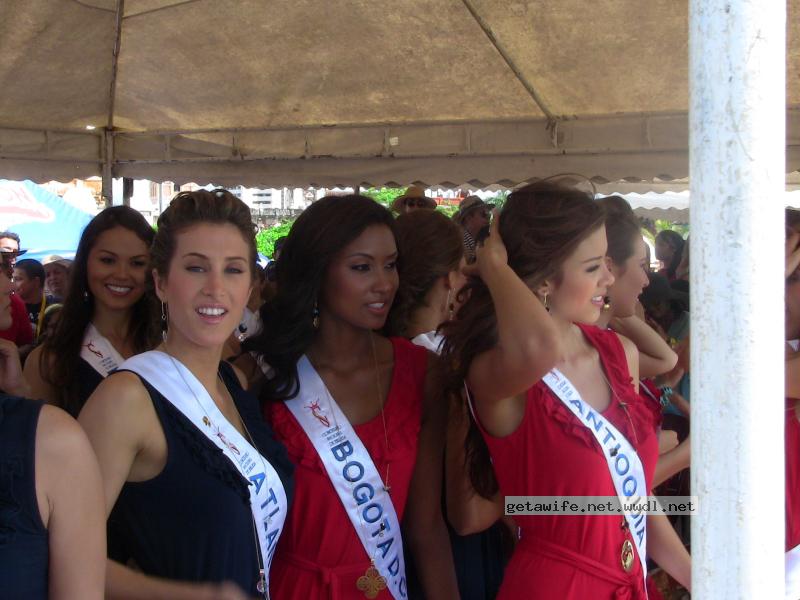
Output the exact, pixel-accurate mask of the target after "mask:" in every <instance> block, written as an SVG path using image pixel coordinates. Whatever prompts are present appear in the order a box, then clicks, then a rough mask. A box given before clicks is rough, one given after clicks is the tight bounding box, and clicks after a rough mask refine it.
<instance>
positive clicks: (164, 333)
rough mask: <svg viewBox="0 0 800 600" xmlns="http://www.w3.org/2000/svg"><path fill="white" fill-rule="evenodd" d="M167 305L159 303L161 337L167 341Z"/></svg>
mask: <svg viewBox="0 0 800 600" xmlns="http://www.w3.org/2000/svg"><path fill="white" fill-rule="evenodd" d="M167 327H168V326H167V305H166V304H164V303H163V302H162V303H161V339H163V340H164V343H166V342H167Z"/></svg>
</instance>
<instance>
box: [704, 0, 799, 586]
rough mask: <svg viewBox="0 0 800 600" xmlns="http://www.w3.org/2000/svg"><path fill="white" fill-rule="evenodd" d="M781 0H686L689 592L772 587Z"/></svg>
mask: <svg viewBox="0 0 800 600" xmlns="http://www.w3.org/2000/svg"><path fill="white" fill-rule="evenodd" d="M785 31H786V3H785V0H690V38H689V39H690V78H691V79H690V92H691V93H690V103H691V106H690V118H689V125H690V148H691V151H690V173H691V175H690V181H691V193H692V214H691V225H692V233H691V257H690V258H691V260H690V265H691V271H690V272H691V310H692V340H691V345H692V363H691V367H692V368H691V373H692V375H691V377H692V397H691V400H692V420H691V422H692V493H693V494H696V495H697V496H699V499H698V500H699V515H698V516H696V517H694V518H693V520H692V555H693V568H692V582H693V590H692V598H695V599H699V600H708V599H712V598H713V599H723V598H724V599H725V600H733V599H742V600H744V599H747V600H752V599H754V598H765V599H766V598H769V599H770V600H780V599H782V598H783V597H784V596H783V577H784V556H783V549H784V445H783V428H784V425H783V398H784V390H783V387H784V386H783V372H784V366H783V350H782V342H783V338H784V335H783V332H784V308H783V306H784V305H783V301H784V300H783V299H784V280H783V263H784V252H783V240H784V224H783V221H784V218H783V203H782V193H783V189H784V178H785V169H784V164H785V154H786V152H785V145H786V136H785V115H786V107H785V101H786V91H785V69H786V34H785Z"/></svg>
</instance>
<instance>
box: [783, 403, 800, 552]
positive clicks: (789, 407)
mask: <svg viewBox="0 0 800 600" xmlns="http://www.w3.org/2000/svg"><path fill="white" fill-rule="evenodd" d="M796 402H800V399H795V398H787V399H786V551H787V552H788V551H789V550H791V549H792V548H794V547H796V546H798V545H800V420H798V418H797V413H796V412H795V408H794V405H795V403H796Z"/></svg>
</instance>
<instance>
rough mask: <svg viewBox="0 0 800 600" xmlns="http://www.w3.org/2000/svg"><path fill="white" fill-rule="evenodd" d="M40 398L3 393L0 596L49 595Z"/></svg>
mask: <svg viewBox="0 0 800 600" xmlns="http://www.w3.org/2000/svg"><path fill="white" fill-rule="evenodd" d="M41 410H42V403H41V402H35V401H33V400H25V399H23V398H13V397H11V396H6V395H5V394H0V597H2V598H5V599H7V600H17V599H19V600H23V599H24V600H39V599H40V598H41V599H42V600H46V598H47V570H48V564H49V563H48V542H47V529H46V528H45V526H44V523H42V518H41V515H40V514H39V504H38V502H37V500H36V473H35V452H36V426H37V424H38V423H39V413H40V412H41Z"/></svg>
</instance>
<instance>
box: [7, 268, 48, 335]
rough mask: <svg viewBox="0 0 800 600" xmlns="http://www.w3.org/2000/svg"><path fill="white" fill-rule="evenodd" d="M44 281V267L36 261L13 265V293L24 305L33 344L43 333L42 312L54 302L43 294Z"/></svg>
mask: <svg viewBox="0 0 800 600" xmlns="http://www.w3.org/2000/svg"><path fill="white" fill-rule="evenodd" d="M44 281H45V272H44V267H43V266H42V263H40V262H39V261H38V260H33V259H32V258H26V259H23V260H18V261H17V263H16V264H15V265H14V287H15V293H16V294H17V296H19V298H20V299H21V300H22V301H23V302H24V303H25V309H26V310H27V311H28V320H29V321H30V323H31V329H32V330H33V340H34V343H37V342H38V341H39V336H41V334H42V332H43V331H44V325H43V321H44V311H45V309H46V308H47V307H48V306H50V305H51V304H53V303H54V301H55V300H54V298H53V296H50V295H48V294H46V293H45V290H44Z"/></svg>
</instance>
